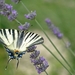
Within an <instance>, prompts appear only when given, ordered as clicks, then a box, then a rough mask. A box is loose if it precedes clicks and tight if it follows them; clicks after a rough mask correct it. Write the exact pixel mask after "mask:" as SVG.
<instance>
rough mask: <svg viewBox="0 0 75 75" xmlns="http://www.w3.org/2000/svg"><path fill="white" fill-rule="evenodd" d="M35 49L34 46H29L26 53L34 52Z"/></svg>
mask: <svg viewBox="0 0 75 75" xmlns="http://www.w3.org/2000/svg"><path fill="white" fill-rule="evenodd" d="M35 49H36V46H35V45H33V46H30V47H28V49H27V52H34V51H35Z"/></svg>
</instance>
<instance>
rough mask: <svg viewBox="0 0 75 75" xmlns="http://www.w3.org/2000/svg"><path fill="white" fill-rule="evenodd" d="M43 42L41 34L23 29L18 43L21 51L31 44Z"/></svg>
mask: <svg viewBox="0 0 75 75" xmlns="http://www.w3.org/2000/svg"><path fill="white" fill-rule="evenodd" d="M43 42H44V39H43V38H42V37H41V36H40V35H38V34H36V33H33V32H24V31H22V32H21V34H20V36H19V40H18V44H17V45H18V48H19V49H20V50H21V51H24V50H26V48H28V47H30V46H33V45H37V44H41V43H43Z"/></svg>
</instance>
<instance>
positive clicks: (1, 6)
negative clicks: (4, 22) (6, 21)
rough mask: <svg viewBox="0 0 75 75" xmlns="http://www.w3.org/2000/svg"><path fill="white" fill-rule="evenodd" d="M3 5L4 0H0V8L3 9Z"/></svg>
mask: <svg viewBox="0 0 75 75" xmlns="http://www.w3.org/2000/svg"><path fill="white" fill-rule="evenodd" d="M4 7H5V0H0V10H2V9H4Z"/></svg>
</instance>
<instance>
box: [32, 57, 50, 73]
mask: <svg viewBox="0 0 75 75" xmlns="http://www.w3.org/2000/svg"><path fill="white" fill-rule="evenodd" d="M31 62H32V63H33V64H34V66H35V68H36V70H37V72H38V73H39V74H40V73H41V72H44V71H45V70H46V69H47V68H48V66H49V65H48V62H47V61H46V59H45V58H44V57H39V58H37V59H32V60H31Z"/></svg>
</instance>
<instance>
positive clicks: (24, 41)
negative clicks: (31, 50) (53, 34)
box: [0, 29, 44, 51]
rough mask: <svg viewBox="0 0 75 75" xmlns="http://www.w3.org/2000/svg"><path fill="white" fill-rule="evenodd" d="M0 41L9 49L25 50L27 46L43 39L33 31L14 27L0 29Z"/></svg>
mask: <svg viewBox="0 0 75 75" xmlns="http://www.w3.org/2000/svg"><path fill="white" fill-rule="evenodd" d="M0 41H1V42H2V43H3V44H5V45H6V46H7V47H8V48H9V49H10V50H15V49H16V50H19V51H25V50H26V49H27V48H28V47H30V46H33V45H37V44H41V43H43V42H44V39H43V38H42V37H41V36H40V35H38V34H36V33H33V32H25V31H19V30H16V29H1V30H0Z"/></svg>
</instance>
